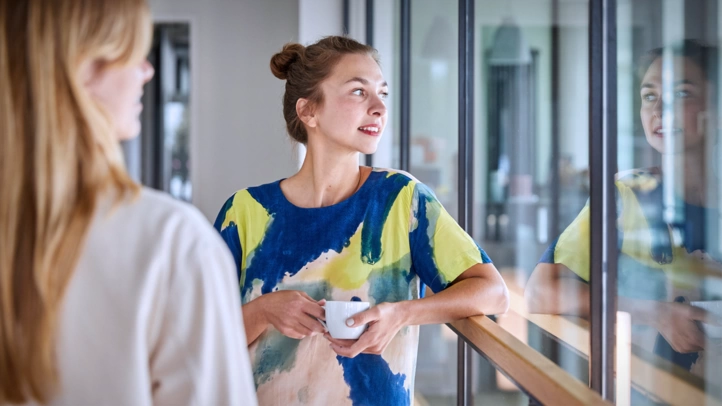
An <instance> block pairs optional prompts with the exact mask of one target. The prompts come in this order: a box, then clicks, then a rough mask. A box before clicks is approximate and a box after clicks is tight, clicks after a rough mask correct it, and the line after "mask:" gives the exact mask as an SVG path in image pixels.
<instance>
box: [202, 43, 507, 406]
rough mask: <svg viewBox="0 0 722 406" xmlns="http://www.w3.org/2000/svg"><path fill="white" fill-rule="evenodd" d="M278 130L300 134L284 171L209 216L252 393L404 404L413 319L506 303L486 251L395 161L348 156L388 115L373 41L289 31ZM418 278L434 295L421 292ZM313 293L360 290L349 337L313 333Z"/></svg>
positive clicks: (371, 140)
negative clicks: (230, 257)
mask: <svg viewBox="0 0 722 406" xmlns="http://www.w3.org/2000/svg"><path fill="white" fill-rule="evenodd" d="M271 70H272V71H273V73H274V75H275V76H276V77H278V78H280V79H283V80H285V81H286V92H285V96H284V101H283V112H284V116H285V119H286V123H287V128H288V132H289V134H290V135H291V137H293V138H294V139H295V140H296V141H298V142H301V143H303V144H305V145H306V147H307V153H306V158H305V160H304V163H303V166H302V168H301V169H300V171H299V172H298V173H296V174H295V175H294V176H292V177H290V178H288V179H284V180H280V181H276V182H273V183H270V184H267V185H262V186H258V187H251V188H248V189H244V190H241V191H239V192H237V193H236V194H235V195H234V196H233V197H231V198H230V199H229V200H228V201H227V203H226V204H225V206H224V207H223V209H222V210H221V212H220V214H219V215H218V219H217V221H216V227H217V228H218V229H219V230H220V231H221V234H222V235H223V237H224V238H225V240H226V242H227V243H228V245H229V247H230V248H231V250H232V251H233V252H234V253H235V256H236V261H237V265H238V272H239V278H240V284H241V296H242V300H243V314H244V319H245V323H246V329H247V330H246V333H247V337H248V343H249V344H251V345H250V348H249V350H250V352H251V358H252V360H253V364H254V376H255V379H256V385H257V387H258V398H259V401H260V403H262V404H269V405H270V404H274V405H275V404H296V403H304V404H309V405H315V404H319V405H321V404H323V405H345V404H351V403H353V404H363V405H408V404H410V403H412V400H413V393H414V389H413V384H414V382H413V380H414V370H415V366H416V352H417V347H418V331H419V330H418V326H417V325H419V324H429V323H443V322H447V321H450V320H454V319H459V318H464V317H467V316H471V315H475V314H480V313H488V314H492V313H500V312H504V311H505V309H506V306H507V292H506V286H505V285H504V282H503V280H502V279H501V277H500V275H499V274H498V272H497V270H496V268H495V267H494V265H492V264H491V263H490V260H489V258H488V257H487V256H486V254H485V253H484V252H483V251H482V250H481V249H480V248H479V247H478V246H477V245H476V244H475V243H474V241H473V240H472V239H471V237H469V236H468V235H467V234H466V233H465V232H464V231H463V230H462V229H461V228H460V227H459V226H458V224H456V222H454V220H453V219H452V218H451V216H450V215H449V214H448V213H447V212H446V211H445V210H444V208H443V207H442V206H441V205H440V204H439V202H438V200H436V198H435V197H434V195H433V193H431V191H430V190H429V189H428V188H427V187H426V186H424V185H423V184H421V183H419V182H417V181H416V180H415V179H413V178H411V177H409V176H407V175H406V174H404V173H400V172H397V171H391V170H386V169H376V168H368V167H359V164H358V163H359V153H366V154H368V153H373V152H374V151H375V150H376V147H377V145H378V142H379V137H380V136H381V134H382V133H383V130H384V126H385V124H386V119H387V114H386V105H385V98H386V93H387V92H388V87H387V85H386V82H385V80H384V77H383V75H382V73H381V69H380V67H379V64H378V61H377V56H376V52H375V51H374V50H373V48H370V47H368V46H366V45H362V44H359V43H358V42H356V41H353V40H351V39H348V38H344V37H328V38H325V39H322V40H321V41H319V42H318V43H316V44H313V45H310V46H308V47H304V46H302V45H300V44H287V45H286V46H284V48H283V50H282V51H281V52H280V53H278V54H276V55H275V56H274V57H273V58H272V59H271ZM422 282H423V283H425V284H427V285H428V286H430V287H431V288H432V289H433V290H434V291H435V292H437V294H435V295H433V296H431V297H427V298H424V299H420V300H413V299H418V298H419V297H420V294H421V293H422V292H420V285H421V283H422ZM324 300H346V301H348V300H361V301H367V302H370V303H371V306H372V307H371V309H370V310H368V311H366V312H364V313H362V314H360V315H357V316H355V317H353V318H350V319H349V320H348V321H347V324H348V323H351V324H352V325H353V324H364V323H367V322H368V323H370V324H369V327H368V330H366V332H365V333H364V334H363V335H362V336H361V337H360V338H359V339H358V340H357V341H343V340H335V339H332V338H330V337H329V336H328V335H324V334H323V327H322V325H321V324H320V323H319V321H317V320H316V318H319V319H323V318H324V311H323V308H322V307H321V306H322V304H323V303H324Z"/></svg>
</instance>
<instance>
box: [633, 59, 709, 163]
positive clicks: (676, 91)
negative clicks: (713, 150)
mask: <svg viewBox="0 0 722 406" xmlns="http://www.w3.org/2000/svg"><path fill="white" fill-rule="evenodd" d="M708 85H709V83H708V81H707V80H706V78H705V76H704V73H703V71H702V69H701V68H700V67H699V66H698V65H697V64H696V63H694V62H693V61H692V60H690V59H689V58H685V57H675V58H674V79H673V89H672V98H673V100H672V102H671V103H672V109H673V113H674V118H673V119H672V128H664V127H663V121H662V115H663V111H664V103H665V100H663V97H662V95H663V93H662V92H663V89H662V58H657V59H656V60H655V61H654V62H653V63H652V64H651V65H650V66H649V69H647V72H646V73H645V74H644V78H642V86H641V89H640V96H641V98H642V104H641V109H640V112H639V114H640V117H641V119H642V126H643V127H644V135H645V137H646V138H647V142H649V145H651V146H652V148H654V149H655V150H657V151H659V152H660V153H664V137H670V136H671V137H679V136H683V137H684V148H685V150H691V149H695V148H700V147H702V145H703V141H704V130H705V129H704V126H705V125H706V124H705V121H704V117H705V114H706V110H707V107H706V101H707V86H708Z"/></svg>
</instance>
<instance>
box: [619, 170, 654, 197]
mask: <svg viewBox="0 0 722 406" xmlns="http://www.w3.org/2000/svg"><path fill="white" fill-rule="evenodd" d="M615 181H616V182H615V183H616V185H617V188H618V189H623V188H626V189H630V190H631V191H633V192H645V193H649V192H652V191H654V190H656V189H657V188H658V187H659V185H660V184H661V182H662V172H661V171H660V170H659V168H658V167H650V168H634V169H629V170H626V171H621V172H618V173H617V174H616V176H615Z"/></svg>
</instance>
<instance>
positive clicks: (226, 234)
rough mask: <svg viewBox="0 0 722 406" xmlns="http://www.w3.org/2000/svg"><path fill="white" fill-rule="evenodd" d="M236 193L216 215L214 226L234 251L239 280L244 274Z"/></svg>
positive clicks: (232, 251)
mask: <svg viewBox="0 0 722 406" xmlns="http://www.w3.org/2000/svg"><path fill="white" fill-rule="evenodd" d="M235 197H236V195H235V194H234V195H233V196H231V197H230V198H228V200H226V202H225V204H223V207H222V208H221V211H220V212H219V213H218V216H217V217H216V221H215V222H214V223H213V227H214V228H215V229H216V230H218V232H219V233H221V237H223V241H225V243H226V245H227V246H228V248H229V249H230V250H231V253H233V260H234V262H235V264H236V276H237V277H238V280H239V281H240V280H241V274H242V258H243V248H242V247H241V239H240V237H239V234H238V220H237V219H236V218H235V216H234V210H233V202H234V200H235Z"/></svg>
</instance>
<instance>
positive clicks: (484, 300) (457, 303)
mask: <svg viewBox="0 0 722 406" xmlns="http://www.w3.org/2000/svg"><path fill="white" fill-rule="evenodd" d="M397 305H398V309H399V311H400V312H401V315H402V318H403V320H404V323H403V324H404V325H420V324H441V323H448V322H452V321H454V320H459V319H463V318H466V317H471V316H477V315H481V314H498V313H504V312H506V310H507V309H508V307H509V292H508V291H507V288H506V284H504V281H503V280H502V279H501V277H499V278H498V279H496V278H482V277H472V278H468V279H464V280H462V281H459V282H457V283H455V284H453V285H452V286H450V287H448V288H446V289H444V290H443V291H441V292H439V293H437V294H434V295H431V296H428V297H425V298H423V299H419V300H407V301H403V302H399V303H397Z"/></svg>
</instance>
